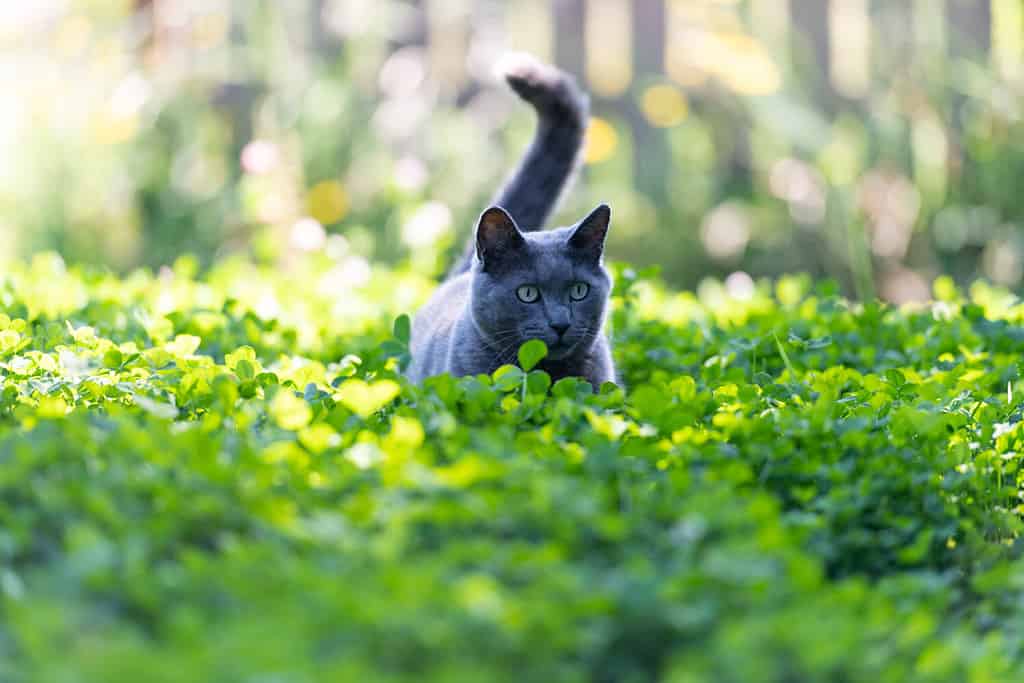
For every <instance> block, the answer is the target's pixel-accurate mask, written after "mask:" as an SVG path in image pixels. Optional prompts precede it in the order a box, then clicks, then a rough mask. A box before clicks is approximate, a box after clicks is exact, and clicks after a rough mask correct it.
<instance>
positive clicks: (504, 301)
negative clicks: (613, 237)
mask: <svg viewBox="0 0 1024 683" xmlns="http://www.w3.org/2000/svg"><path fill="white" fill-rule="evenodd" d="M610 220H611V209H609V208H608V206H607V205H605V204H601V205H600V206H598V207H597V208H596V209H594V210H593V211H591V212H590V214H589V215H587V217H586V218H584V219H583V220H581V221H580V222H578V223H577V224H576V225H572V226H569V227H566V228H557V229H554V230H545V231H539V232H526V233H524V232H521V231H520V230H519V228H518V227H517V226H516V223H515V221H514V220H513V219H512V217H511V216H510V215H509V214H508V213H506V212H505V211H504V210H503V209H501V208H500V207H491V208H489V209H487V210H486V211H484V212H483V214H482V215H481V216H480V221H479V223H478V224H477V228H476V258H475V260H474V264H473V286H472V298H471V307H472V315H473V320H474V322H475V323H476V327H477V329H478V330H479V331H480V333H481V334H482V335H483V336H484V338H485V339H486V340H487V342H488V344H489V345H490V346H491V347H492V348H493V349H495V350H496V351H497V352H498V353H499V354H501V355H503V356H504V358H502V362H512V360H513V359H515V352H516V350H517V349H518V348H519V346H520V345H521V344H522V343H523V342H525V341H527V340H529V339H540V340H541V341H543V342H544V343H545V344H547V347H548V357H549V358H551V359H553V360H560V359H564V358H568V357H569V356H572V355H574V354H577V353H579V352H581V351H586V350H588V349H589V348H590V347H591V346H592V345H593V343H594V340H595V339H597V336H598V335H599V334H601V327H602V325H603V323H604V317H605V308H606V307H607V303H608V294H609V292H610V291H611V277H610V276H609V275H608V271H606V270H605V268H604V265H603V264H602V256H603V253H604V240H605V236H606V235H607V234H608V226H609V222H610Z"/></svg>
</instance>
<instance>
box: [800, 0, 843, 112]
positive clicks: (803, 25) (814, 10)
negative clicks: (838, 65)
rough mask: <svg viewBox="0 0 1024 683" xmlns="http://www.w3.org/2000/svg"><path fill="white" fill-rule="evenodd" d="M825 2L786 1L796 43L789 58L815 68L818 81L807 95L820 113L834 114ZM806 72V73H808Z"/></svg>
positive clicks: (817, 0)
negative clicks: (819, 109) (812, 99)
mask: <svg viewBox="0 0 1024 683" xmlns="http://www.w3.org/2000/svg"><path fill="white" fill-rule="evenodd" d="M829 4H830V3H829V0H790V7H789V16H790V17H792V20H793V25H794V29H795V30H794V31H793V38H794V39H795V40H796V41H797V45H796V49H794V50H793V51H792V55H793V59H794V60H795V61H796V62H798V63H805V64H810V65H812V66H815V67H816V72H817V74H818V79H817V81H816V82H814V83H809V84H808V85H809V86H810V87H811V88H812V92H811V93H810V94H811V95H812V96H813V97H814V98H815V102H816V104H817V105H818V106H819V107H820V108H821V110H822V111H825V112H828V113H829V114H830V115H831V114H834V113H835V111H834V101H833V99H832V88H831V85H830V83H829V74H830V73H831V71H832V69H831V62H830V47H829V38H830V37H829V21H828V13H829ZM808 71H810V70H808Z"/></svg>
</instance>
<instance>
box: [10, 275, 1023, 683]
mask: <svg viewBox="0 0 1024 683" xmlns="http://www.w3.org/2000/svg"><path fill="white" fill-rule="evenodd" d="M179 265H180V267H178V268H176V269H174V270H170V271H166V272H164V273H162V274H161V275H160V276H159V277H156V276H153V275H150V274H148V273H144V272H142V273H135V274H132V275H130V276H128V277H126V278H123V279H119V278H116V277H114V276H111V275H108V274H104V273H98V272H92V271H84V270H78V269H70V270H69V269H66V268H64V267H63V265H62V263H61V262H60V261H59V259H56V258H55V257H52V256H41V257H39V258H37V259H36V260H35V261H34V262H33V263H32V264H30V265H25V266H15V267H14V268H13V269H12V270H9V271H8V272H6V273H4V274H3V278H2V279H0V301H2V302H3V305H4V310H5V314H3V315H0V615H2V616H0V680H4V681H11V682H12V683H27V682H29V681H53V680H67V681H88V682H92V681H104V682H106V681H117V682H120V681H138V680H146V681H182V682H186V681H187V682H192V681H253V680H274V681H288V682H306V681H334V680H380V681H388V680H393V681H398V680H416V681H421V680H445V681H450V680H467V681H477V680H516V681H521V680H558V681H572V680H606V681H643V680H653V679H662V680H670V681H678V682H687V683H691V682H701V681H708V682H714V683H730V682H741V681H742V682H744V683H746V682H751V681H758V682H759V681H766V682H768V681H771V682H780V683H781V682H785V681H847V682H858V681H864V682H868V681H870V682H872V683H874V682H875V681H892V682H900V683H902V682H903V681H909V680H913V681H973V682H978V683H981V682H985V681H1010V680H1021V677H1022V675H1024V657H1022V649H1021V648H1022V645H1024V609H1022V604H1024V602H1022V601H1021V590H1022V586H1024V564H1022V561H1021V559H1020V552H1019V551H1020V542H1019V540H1018V538H1019V536H1020V533H1021V519H1020V513H1021V506H1020V498H1021V491H1022V484H1024V470H1022V469H1021V468H1020V453H1021V452H1024V427H1022V420H1021V418H1022V406H1024V401H1022V399H1021V396H1022V394H1024V383H1022V381H1021V378H1020V358H1021V350H1022V348H1024V335H1022V334H1021V332H1020V330H1021V327H1020V323H1021V321H1022V318H1024V306H1022V305H1021V304H1019V303H1018V302H1017V300H1016V299H1014V298H1013V297H1010V296H1008V295H1006V294H1005V293H1004V292H1001V291H998V290H994V289H991V288H988V287H984V286H980V285H979V286H976V287H974V288H973V289H972V290H971V292H970V295H969V296H968V297H967V298H966V299H965V298H962V295H961V294H960V293H959V292H957V291H956V290H955V288H952V286H951V285H950V284H949V283H948V282H943V283H941V288H942V291H943V296H942V299H943V301H941V302H940V303H936V304H934V305H932V306H927V307H920V308H916V309H909V308H908V309H902V310H900V309H894V308H890V307H885V306H881V305H875V304H871V305H864V306H860V305H852V304H849V303H847V302H845V301H844V300H842V299H838V298H836V297H835V295H834V289H835V288H834V286H830V285H827V284H825V285H821V286H819V287H817V288H816V289H812V288H811V287H810V286H809V285H808V283H807V282H806V281H805V280H802V279H799V278H790V279H785V280H783V281H780V282H779V283H778V284H777V286H776V288H775V292H774V294H773V293H772V292H771V291H770V289H769V288H768V287H767V285H764V284H762V285H760V286H759V287H758V288H757V289H756V291H754V292H753V294H752V295H751V296H750V297H749V298H747V299H745V300H742V301H741V300H737V299H733V298H728V297H724V298H723V297H717V296H716V297H715V298H714V300H713V305H712V303H711V302H712V300H711V299H708V300H701V299H698V298H697V297H695V296H693V295H691V294H685V293H674V292H671V291H667V290H666V289H665V288H664V287H663V286H661V285H660V284H659V283H658V281H657V279H656V278H655V277H654V276H652V275H651V274H640V275H638V274H636V273H633V272H631V271H620V272H619V273H618V275H617V278H616V281H617V285H616V293H615V298H614V302H613V303H614V312H613V314H612V320H611V325H612V329H613V332H614V338H615V343H616V358H617V361H618V363H619V367H620V368H621V371H622V374H623V379H624V386H625V387H626V388H625V389H623V388H618V387H613V386H606V387H604V388H602V390H601V391H600V392H598V393H595V392H593V390H592V389H591V387H590V386H589V385H588V384H586V383H585V382H582V381H579V380H575V379H563V380H561V381H559V382H557V383H555V384H554V385H552V384H551V380H550V378H549V377H548V376H547V375H546V374H544V373H543V372H540V371H538V370H535V369H533V367H535V365H536V363H537V362H538V361H539V360H540V359H541V357H542V356H543V349H542V348H540V347H539V346H537V347H534V345H527V346H524V347H523V349H522V350H521V352H520V360H521V364H522V367H513V366H507V367H505V368H502V369H501V370H499V371H498V372H497V373H495V375H494V376H493V377H488V376H480V377H467V378H462V379H453V378H451V377H447V376H445V377H437V378H433V379H431V380H429V381H427V382H426V383H425V385H424V386H422V387H418V386H413V385H410V384H409V383H408V382H406V381H405V380H404V379H403V377H402V376H401V375H400V372H399V370H400V367H401V364H402V362H403V359H404V358H406V357H407V354H408V348H407V345H408V340H409V322H408V318H402V317H399V318H398V320H397V322H396V321H395V317H396V315H397V314H398V313H400V312H401V311H402V310H411V309H412V307H414V305H415V304H416V303H417V299H422V297H423V296H424V295H425V294H426V292H427V289H426V288H425V287H424V285H423V283H422V282H421V281H420V280H419V279H418V278H416V277H415V276H414V275H410V274H408V273H404V272H393V273H384V272H375V274H374V275H373V277H372V278H371V281H370V282H369V284H367V285H366V286H365V287H360V288H351V289H349V290H346V291H344V292H339V290H338V289H337V288H335V287H321V286H319V285H318V283H319V282H320V281H321V279H322V278H323V277H324V274H325V273H329V272H331V271H332V269H333V268H334V267H335V266H333V265H332V264H330V263H326V262H319V261H317V259H310V261H309V262H308V263H303V264H301V267H298V268H296V269H295V270H294V271H292V272H276V273H275V272H273V271H270V270H261V269H257V268H254V267H253V266H251V265H249V264H246V263H244V262H224V263H221V264H220V265H218V266H216V267H215V268H214V269H213V270H212V271H211V272H209V273H208V274H206V275H205V276H203V277H202V278H201V279H197V278H196V277H195V276H194V275H193V274H192V269H190V268H188V267H186V265H185V264H179ZM409 291H414V292H416V296H415V297H413V298H412V299H408V298H403V297H406V296H407V293H408V292H409ZM709 296H710V295H709Z"/></svg>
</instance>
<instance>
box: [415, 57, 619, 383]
mask: <svg viewBox="0 0 1024 683" xmlns="http://www.w3.org/2000/svg"><path fill="white" fill-rule="evenodd" d="M505 78H506V80H507V81H508V83H509V85H510V86H511V87H512V89H513V90H515V92H516V93H517V94H519V96H520V97H522V98H523V99H524V100H526V101H527V102H529V103H530V104H531V105H533V107H534V109H535V110H536V111H537V115H538V118H539V123H538V127H537V132H536V135H535V137H534V140H533V142H532V143H531V145H530V148H529V150H528V151H527V153H526V155H525V156H524V158H523V160H522V162H521V163H520V164H519V167H518V168H517V169H516V171H515V173H514V174H513V175H512V177H511V178H510V179H509V180H508V182H507V183H506V184H505V186H504V188H502V190H501V192H499V194H498V198H497V199H496V200H495V202H494V204H495V205H494V206H492V207H491V208H489V209H487V210H486V211H484V212H483V214H482V215H481V216H480V220H479V222H478V224H477V227H476V233H475V237H474V239H472V240H470V243H469V244H468V245H467V248H466V252H465V254H464V255H463V257H462V259H461V260H460V261H459V263H458V264H457V265H456V266H455V267H454V268H453V269H452V271H451V273H450V274H449V276H448V278H447V280H446V281H445V282H444V284H442V286H441V287H440V288H439V289H438V290H437V292H436V293H435V294H434V296H433V297H432V298H431V299H430V301H428V302H427V304H426V305H424V306H423V308H422V309H420V311H419V312H418V313H417V314H416V318H415V320H414V321H413V326H412V341H411V349H412V364H411V365H410V367H409V370H408V375H409V377H410V379H412V380H414V381H420V380H422V379H423V378H425V377H430V376H433V375H438V374H442V373H445V372H448V373H451V374H453V375H475V374H479V373H487V374H489V373H492V372H494V371H495V370H496V369H497V368H499V367H500V366H502V365H504V364H506V363H514V362H515V361H516V353H517V351H518V349H519V347H520V345H521V344H523V343H524V342H526V341H527V340H530V339H540V340H541V341H543V342H544V343H545V344H546V345H547V347H548V356H547V358H545V359H544V360H543V361H542V362H541V363H540V365H539V368H540V369H542V370H544V371H546V372H547V373H548V374H550V375H551V377H552V379H553V380H556V381H557V380H559V379H561V378H563V377H570V376H572V377H582V378H584V379H586V380H587V381H589V382H590V383H591V384H592V385H593V386H594V388H595V389H596V388H598V387H600V385H601V384H602V383H603V382H607V381H615V368H614V365H613V364H612V358H611V353H610V349H609V345H608V341H607V339H606V338H605V336H604V334H603V332H602V328H603V326H604V319H605V312H606V308H607V302H608V295H609V292H610V290H611V278H610V277H609V275H608V272H607V271H606V270H605V269H604V266H603V265H602V255H603V251H604V241H605V236H606V234H607V232H608V226H609V221H610V219H611V211H610V209H609V208H608V207H607V206H606V205H604V204H602V205H600V206H598V207H597V208H596V209H594V210H593V211H592V212H591V213H590V214H589V215H588V216H587V217H586V218H584V219H583V220H581V221H580V222H578V223H577V224H576V225H573V226H570V227H564V228H557V229H554V230H548V231H542V232H541V231H539V230H540V228H541V227H542V226H543V225H544V221H545V220H546V219H547V217H548V214H550V213H551V211H552V209H554V207H555V205H556V204H557V202H558V199H559V197H560V196H561V194H562V190H563V189H564V188H565V187H566V185H567V184H568V182H569V180H570V179H571V178H572V177H573V176H574V175H575V172H576V169H577V168H578V166H579V160H580V151H581V149H582V147H583V137H584V133H585V131H586V125H587V118H588V100H587V97H586V95H585V94H583V93H582V92H581V91H580V90H579V89H578V87H577V86H576V84H575V82H574V81H573V80H572V78H571V77H570V76H568V75H567V74H565V73H563V72H561V71H559V70H557V69H555V68H554V67H551V66H547V65H545V64H541V63H539V62H537V61H535V60H532V59H527V58H519V60H518V61H517V62H516V63H515V64H514V65H512V66H511V67H509V68H507V69H506V71H505Z"/></svg>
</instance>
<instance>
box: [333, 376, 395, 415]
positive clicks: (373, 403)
mask: <svg viewBox="0 0 1024 683" xmlns="http://www.w3.org/2000/svg"><path fill="white" fill-rule="evenodd" d="M400 389H401V387H399V385H398V382H395V381H393V380H390V379H385V380H380V381H377V382H372V383H370V382H365V381H363V380H361V379H349V380H346V381H344V382H342V384H341V385H340V386H339V387H338V389H337V391H336V392H335V394H334V398H335V400H337V401H338V402H339V403H341V404H342V405H343V406H345V407H346V408H348V409H349V410H351V411H352V412H353V413H355V414H356V415H358V416H359V417H361V418H363V419H366V418H368V417H369V416H370V415H373V414H374V413H375V412H377V411H378V410H380V409H381V408H383V407H384V406H386V405H387V404H388V403H390V402H391V401H393V400H394V399H395V397H397V396H398V393H399V391H400Z"/></svg>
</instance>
